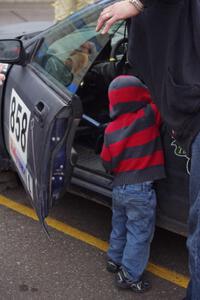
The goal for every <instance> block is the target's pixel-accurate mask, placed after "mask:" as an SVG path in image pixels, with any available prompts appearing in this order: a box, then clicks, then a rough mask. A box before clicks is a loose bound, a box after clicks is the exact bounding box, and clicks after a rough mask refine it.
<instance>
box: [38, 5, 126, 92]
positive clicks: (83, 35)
mask: <svg viewBox="0 0 200 300" xmlns="http://www.w3.org/2000/svg"><path fill="white" fill-rule="evenodd" d="M100 8H101V7H100V6H99V8H98V6H96V7H95V6H92V7H91V9H88V8H87V9H85V11H82V12H81V13H79V12H78V13H76V14H74V15H72V16H70V17H68V18H67V19H65V20H64V21H61V22H60V23H58V24H57V25H54V26H53V27H52V28H50V29H49V30H48V31H46V32H45V34H44V36H43V41H42V44H41V46H40V48H39V49H38V51H37V52H36V55H35V57H34V59H33V64H35V66H36V67H37V68H39V69H40V72H43V73H45V74H46V76H48V77H49V78H50V79H51V80H52V81H54V82H55V83H56V84H57V85H59V86H60V87H61V88H62V89H63V88H64V89H67V90H68V91H69V92H71V93H75V92H76V90H77V89H78V86H79V84H80V82H81V80H82V78H83V77H84V75H85V73H86V72H87V70H88V69H89V67H90V66H91V64H92V63H93V62H94V60H95V58H96V57H97V56H98V54H99V53H100V52H101V50H102V49H103V48H104V46H105V44H106V43H107V42H108V40H109V39H110V35H113V34H114V32H115V31H116V30H117V28H118V27H119V25H120V24H119V23H118V24H116V25H115V26H113V27H112V29H111V32H110V34H109V35H108V34H106V35H102V34H100V33H97V32H96V22H97V18H98V16H99V13H100Z"/></svg>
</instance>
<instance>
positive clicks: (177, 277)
mask: <svg viewBox="0 0 200 300" xmlns="http://www.w3.org/2000/svg"><path fill="white" fill-rule="evenodd" d="M0 205H2V206H4V207H7V208H9V209H11V210H14V211H15V212H18V213H20V214H22V215H24V216H26V217H29V218H31V219H33V220H35V221H38V218H37V216H36V213H35V211H34V210H33V209H32V208H30V207H28V206H25V205H23V204H20V203H17V202H15V201H13V200H11V199H9V198H7V197H4V196H2V195H0ZM46 223H47V224H48V226H50V227H52V228H54V229H56V230H57V231H60V232H62V233H64V234H66V235H68V236H71V237H73V238H75V239H77V240H80V241H82V242H84V243H87V244H89V245H92V246H94V247H96V248H98V249H99V250H102V251H104V252H106V251H107V249H108V243H107V242H105V241H102V240H101V239H98V238H96V237H94V236H92V235H90V234H88V233H86V232H83V231H81V230H78V229H76V228H74V227H72V226H69V225H67V224H65V223H63V222H60V221H58V220H56V219H53V218H51V217H48V218H47V219H46ZM147 271H149V272H151V273H152V274H154V275H156V276H157V277H160V278H162V279H165V280H167V281H169V282H171V283H174V284H176V285H178V286H180V287H183V288H186V287H187V285H188V282H189V279H188V277H186V276H184V275H181V274H179V273H177V272H174V271H171V270H169V269H167V268H164V267H161V266H159V265H155V264H153V263H149V264H148V267H147Z"/></svg>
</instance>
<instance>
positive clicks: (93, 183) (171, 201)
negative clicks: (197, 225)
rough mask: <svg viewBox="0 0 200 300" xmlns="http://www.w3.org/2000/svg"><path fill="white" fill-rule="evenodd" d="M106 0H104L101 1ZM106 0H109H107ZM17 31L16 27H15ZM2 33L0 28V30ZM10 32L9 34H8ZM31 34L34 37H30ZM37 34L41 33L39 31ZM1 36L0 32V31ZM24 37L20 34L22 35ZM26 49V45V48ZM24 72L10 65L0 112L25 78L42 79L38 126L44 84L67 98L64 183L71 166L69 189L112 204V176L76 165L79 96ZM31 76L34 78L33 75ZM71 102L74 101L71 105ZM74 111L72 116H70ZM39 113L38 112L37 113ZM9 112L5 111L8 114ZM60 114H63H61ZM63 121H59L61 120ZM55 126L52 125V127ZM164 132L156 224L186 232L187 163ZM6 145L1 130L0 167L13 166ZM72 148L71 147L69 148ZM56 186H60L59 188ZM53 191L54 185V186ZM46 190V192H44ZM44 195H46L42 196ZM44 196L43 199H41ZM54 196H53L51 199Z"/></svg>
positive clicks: (42, 213)
mask: <svg viewBox="0 0 200 300" xmlns="http://www.w3.org/2000/svg"><path fill="white" fill-rule="evenodd" d="M103 2H106V1H103ZM107 2H108V1H107ZM16 31H17V30H16ZM37 31H40V30H39V27H37ZM26 33H28V36H29V38H28V39H27V40H26V38H25V43H24V44H25V45H26V44H27V45H29V48H28V49H31V51H30V53H32V51H33V48H34V47H35V46H36V44H37V42H38V41H39V40H37V34H35V33H34V32H31V30H30V31H29V30H28V31H27V32H26ZM0 34H1V32H0ZM15 34H16V35H17V36H21V35H23V32H22V31H21V29H20V30H19V31H18V32H17V33H15ZM15 34H13V36H12V34H11V36H12V37H16V35H15ZM5 36H6V37H8V36H7V35H6V32H5V31H4V33H3V35H2V37H4V38H5ZM11 36H10V35H9V37H11ZM31 36H33V39H31V38H30V37H31ZM39 36H40V35H39ZM0 37H1V35H0ZM23 38H24V37H23V36H22V39H23ZM26 50H27V49H26ZM26 69H27V73H25V72H24V70H23V67H22V66H12V75H11V76H12V84H10V83H7V81H5V83H4V85H3V87H1V88H0V93H1V95H2V97H1V98H0V110H1V111H0V112H1V115H2V116H3V115H4V114H3V107H4V101H6V99H7V98H9V95H10V91H11V89H12V88H13V87H17V89H18V91H20V95H21V97H27V91H26V93H25V91H24V88H23V87H24V86H26V85H28V82H29V81H31V82H33V84H34V86H33V89H34V90H37V89H38V86H39V83H38V82H39V81H40V84H41V82H43V83H42V85H43V89H38V91H37V99H36V102H35V107H31V111H35V113H34V116H35V120H36V122H37V124H38V129H39V128H40V129H41V127H42V118H40V117H38V115H40V114H39V113H38V111H37V104H38V101H39V102H40V100H41V99H42V98H43V97H44V98H45V97H46V95H47V94H46V90H45V89H46V87H47V88H49V90H50V91H49V95H50V97H51V94H52V93H53V94H54V95H55V93H56V95H57V96H56V97H57V98H60V101H61V103H62V104H61V105H64V106H66V101H67V102H68V103H69V106H68V108H66V109H67V110H65V109H64V114H65V115H66V116H67V114H68V117H69V118H70V120H71V122H72V123H73V122H75V123H74V126H72V127H73V130H71V131H70V132H71V133H70V134H71V138H70V139H69V144H68V150H67V152H68V156H67V159H68V165H70V171H69V172H68V173H67V172H66V174H65V175H66V179H65V184H67V183H68V181H69V180H68V179H69V177H70V176H71V172H72V167H74V169H73V174H72V177H71V185H70V186H69V187H68V190H69V191H71V192H73V193H78V194H79V195H82V196H84V197H86V198H90V199H92V200H94V201H97V202H100V203H103V204H105V205H108V206H110V205H111V190H112V184H111V183H112V178H111V176H108V175H106V174H105V173H103V172H95V170H91V169H87V168H84V167H80V166H78V165H76V159H77V155H78V154H77V153H76V151H75V150H74V148H73V138H74V135H75V133H76V128H77V126H78V123H79V119H80V117H81V114H82V111H81V110H82V105H81V103H80V101H81V99H79V97H77V96H75V97H74V99H73V100H72V99H68V100H69V101H68V100H67V99H66V95H64V94H63V92H60V91H59V89H58V88H57V87H56V86H55V85H54V84H50V85H49V82H48V83H47V82H45V80H43V79H44V78H43V76H42V75H41V74H38V71H37V70H31V66H30V67H29V66H27V67H26ZM9 76H10V75H9V71H8V73H7V77H9ZM32 77H34V79H33V78H32ZM17 80H20V81H21V82H23V86H20V85H19V84H18V83H17ZM63 98H65V101H64V102H63ZM72 104H73V105H72ZM73 113H74V116H73ZM37 114H38V115H37ZM7 115H8V114H7ZM62 116H63V115H62ZM46 117H47V118H49V119H51V122H50V123H51V124H52V121H53V120H52V118H53V116H52V118H51V116H50V115H49V116H48V113H47V114H46ZM2 120H4V125H3V124H1V125H2V126H1V128H3V127H4V126H6V124H7V123H8V120H5V119H4V118H2ZM61 122H62V121H61ZM72 123H71V124H72ZM54 129H55V128H54ZM37 134H38V139H42V134H41V133H39V131H38V133H37ZM162 136H163V143H164V148H165V156H166V171H167V178H166V179H164V180H161V181H159V182H157V183H156V184H155V186H156V190H157V195H158V205H157V208H158V209H157V212H158V214H157V215H158V217H157V224H158V225H159V226H161V227H163V228H166V229H168V230H171V231H173V232H177V233H179V234H183V235H186V234H187V225H186V220H187V214H188V206H189V204H188V179H189V176H188V174H187V170H186V166H187V163H188V158H187V157H185V156H184V155H179V153H177V152H176V144H175V141H174V140H173V138H172V137H171V136H170V135H169V134H168V133H167V130H166V129H165V126H164V129H163V132H162ZM5 140H6V145H7V147H6V146H5ZM6 148H8V140H7V136H6V134H5V136H4V133H3V132H2V130H0V170H4V169H8V168H12V166H13V163H12V161H11V160H10V157H9V155H8V152H7V149H6ZM49 148H51V145H50V144H49ZM71 150H72V151H71ZM62 151H63V148H62V146H61V148H60V153H59V152H57V154H56V155H58V156H59V155H61V153H62ZM36 152H37V153H38V157H39V156H40V155H39V154H40V149H37V150H36ZM42 157H45V160H44V161H42V160H41V163H43V166H44V168H47V167H48V166H49V164H50V163H52V162H51V161H48V157H49V155H48V151H44V152H43V155H42ZM52 169H53V172H55V174H56V176H57V175H58V176H59V175H60V174H61V170H60V169H59V168H58V166H57V165H55V166H53V168H52ZM43 176H44V174H40V175H39V177H40V179H41V182H40V186H41V193H40V195H39V197H38V199H40V200H39V201H40V202H41V203H39V204H37V205H35V203H34V202H33V205H34V207H37V208H39V209H37V213H38V215H39V218H40V220H41V222H43V220H44V218H45V217H46V216H47V215H48V211H49V208H50V207H52V206H53V203H52V202H51V203H50V202H48V200H47V198H48V195H46V194H45V193H46V192H45V193H43V192H44V190H43V188H42V187H44V185H46V184H48V182H47V181H45V180H44V181H43V180H42V177H43ZM58 189H59V188H58ZM55 191H56V189H55ZM44 194H45V195H44ZM45 197H46V198H45ZM59 197H60V195H59V192H58V193H57V194H56V192H55V195H54V197H53V198H52V201H54V200H55V201H57V198H59ZM41 199H43V200H41ZM53 199H54V200H53Z"/></svg>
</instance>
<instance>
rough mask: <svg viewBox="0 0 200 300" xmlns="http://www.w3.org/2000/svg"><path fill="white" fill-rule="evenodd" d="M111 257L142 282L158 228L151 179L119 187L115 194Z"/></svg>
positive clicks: (113, 197) (113, 195) (129, 274)
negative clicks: (151, 244) (156, 228)
mask: <svg viewBox="0 0 200 300" xmlns="http://www.w3.org/2000/svg"><path fill="white" fill-rule="evenodd" d="M112 200H113V203H112V212H113V215H112V232H111V235H110V247H109V250H108V253H107V254H108V257H109V258H110V259H112V260H113V261H114V262H115V263H117V264H119V265H121V266H122V268H123V269H124V271H125V272H126V274H127V277H128V278H129V279H131V280H133V281H138V280H139V279H140V278H141V276H142V274H143V272H144V270H145V268H146V265H147V263H148V259H149V252H150V243H151V241H152V238H153V233H154V228H155V208H156V195H155V191H154V189H153V188H152V183H151V182H145V183H139V184H132V185H123V186H117V187H114V189H113V194H112Z"/></svg>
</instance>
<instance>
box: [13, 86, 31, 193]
mask: <svg viewBox="0 0 200 300" xmlns="http://www.w3.org/2000/svg"><path fill="white" fill-rule="evenodd" d="M30 116H31V112H30V110H29V109H28V108H27V106H26V105H25V103H24V102H23V101H22V99H21V98H20V97H19V95H18V94H17V92H16V91H15V90H14V89H12V93H11V100H10V111H9V148H10V154H11V156H12V158H13V160H14V162H15V165H16V167H17V169H18V170H19V172H20V175H21V176H22V178H23V180H24V182H25V183H26V185H27V187H28V186H29V185H28V180H27V178H30V174H29V173H28V170H27V145H28V131H29V123H30ZM27 174H28V175H29V176H28V175H27ZM28 190H29V192H30V189H28ZM30 194H31V196H32V192H30Z"/></svg>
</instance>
